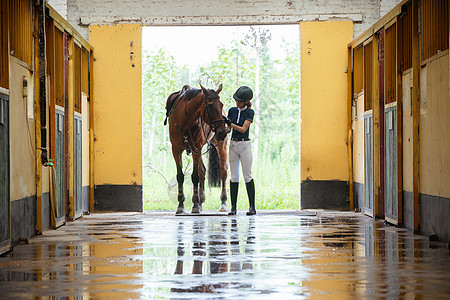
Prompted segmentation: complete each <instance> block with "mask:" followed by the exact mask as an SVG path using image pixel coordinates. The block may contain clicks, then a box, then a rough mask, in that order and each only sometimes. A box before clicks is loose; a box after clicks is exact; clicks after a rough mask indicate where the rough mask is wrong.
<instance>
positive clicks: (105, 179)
mask: <svg viewBox="0 0 450 300" xmlns="http://www.w3.org/2000/svg"><path fill="white" fill-rule="evenodd" d="M141 32H142V26H141V25H135V24H123V25H114V26H108V25H102V26H99V25H93V26H89V42H90V44H91V45H92V46H93V47H94V49H95V52H94V70H95V71H94V107H95V112H94V134H95V138H94V140H95V142H94V176H95V177H94V182H95V184H96V185H100V184H125V185H130V184H137V185H142V104H141V102H142V87H141V85H142V84H141V82H142V79H141ZM131 43H133V45H130V44H131ZM131 52H133V59H130V54H131ZM132 64H134V67H133V66H132Z"/></svg>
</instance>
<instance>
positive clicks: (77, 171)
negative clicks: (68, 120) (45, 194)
mask: <svg viewBox="0 0 450 300" xmlns="http://www.w3.org/2000/svg"><path fill="white" fill-rule="evenodd" d="M73 128H74V180H75V186H74V201H75V218H79V217H81V215H82V214H83V194H82V192H83V191H82V181H81V176H82V168H81V167H82V159H81V158H82V155H81V151H82V145H81V117H79V116H75V118H74V127H73Z"/></svg>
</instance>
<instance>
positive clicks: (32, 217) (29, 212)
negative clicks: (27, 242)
mask: <svg viewBox="0 0 450 300" xmlns="http://www.w3.org/2000/svg"><path fill="white" fill-rule="evenodd" d="M36 215H37V210H36V195H33V196H30V197H26V198H22V199H19V200H14V201H11V245H16V244H17V243H18V242H19V239H20V238H31V237H33V236H35V234H36V224H37V223H36Z"/></svg>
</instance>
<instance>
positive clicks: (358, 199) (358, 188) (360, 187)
mask: <svg viewBox="0 0 450 300" xmlns="http://www.w3.org/2000/svg"><path fill="white" fill-rule="evenodd" d="M353 202H354V205H355V208H360V209H361V211H364V184H363V183H359V182H353Z"/></svg>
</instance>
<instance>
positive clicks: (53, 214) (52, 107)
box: [47, 20, 56, 228]
mask: <svg viewBox="0 0 450 300" xmlns="http://www.w3.org/2000/svg"><path fill="white" fill-rule="evenodd" d="M48 31H49V32H48V37H49V39H48V40H47V49H49V55H48V57H47V61H48V66H49V70H48V71H49V74H50V85H49V106H50V109H49V124H50V125H49V126H50V141H49V146H50V159H53V165H54V164H55V157H56V147H55V142H56V140H55V128H56V124H55V26H54V21H53V20H51V21H50V25H49V27H48ZM50 172H51V176H50V183H51V184H50V190H51V191H52V193H50V197H51V199H50V201H51V203H52V204H51V205H50V207H51V209H50V225H51V226H52V227H53V228H56V191H55V190H53V186H54V185H56V182H53V181H54V179H56V174H54V173H55V168H54V167H51V170H50Z"/></svg>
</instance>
